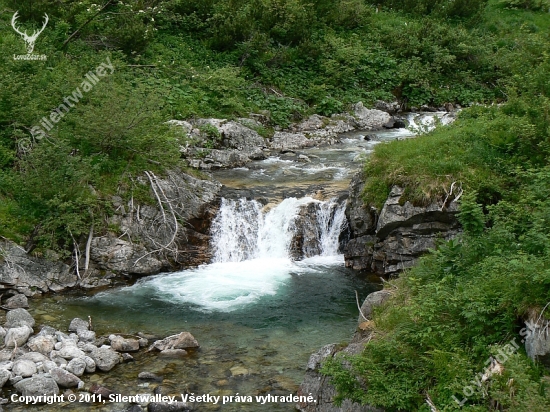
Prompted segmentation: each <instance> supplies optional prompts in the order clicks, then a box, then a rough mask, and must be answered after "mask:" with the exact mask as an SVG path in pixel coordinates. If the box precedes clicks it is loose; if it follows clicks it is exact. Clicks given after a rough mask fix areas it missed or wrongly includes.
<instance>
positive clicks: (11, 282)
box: [0, 240, 78, 296]
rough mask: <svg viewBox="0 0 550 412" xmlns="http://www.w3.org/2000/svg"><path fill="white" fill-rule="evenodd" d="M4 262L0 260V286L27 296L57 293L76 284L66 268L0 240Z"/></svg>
mask: <svg viewBox="0 0 550 412" xmlns="http://www.w3.org/2000/svg"><path fill="white" fill-rule="evenodd" d="M0 249H2V250H3V251H4V259H2V260H0V284H2V285H5V286H8V287H10V288H12V289H14V290H17V291H18V292H20V293H23V294H24V295H26V296H34V295H37V294H41V293H46V292H52V291H53V292H59V291H61V290H63V289H66V288H71V287H73V286H75V285H76V283H77V280H78V278H77V276H76V274H74V273H73V272H72V271H71V268H70V267H69V265H66V264H64V263H62V262H52V261H49V260H47V259H43V258H37V257H33V256H30V255H28V254H27V253H26V252H25V250H24V249H23V248H22V247H20V246H19V245H17V244H15V243H13V242H11V241H4V240H0Z"/></svg>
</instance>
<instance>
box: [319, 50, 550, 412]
mask: <svg viewBox="0 0 550 412" xmlns="http://www.w3.org/2000/svg"><path fill="white" fill-rule="evenodd" d="M549 82H550V72H549V71H548V61H547V57H546V56H541V58H540V59H538V62H537V63H535V64H534V65H532V66H531V67H530V69H529V70H526V71H525V72H523V73H522V74H519V73H518V74H517V75H516V76H515V77H514V79H510V81H509V82H508V87H507V89H506V94H507V95H508V97H509V99H508V101H507V102H506V103H505V104H503V105H501V106H491V107H481V106H478V107H472V108H469V109H467V110H465V111H464V112H463V113H462V114H461V116H460V118H459V120H458V121H457V123H456V124H455V125H454V126H452V127H450V128H439V129H437V130H436V131H435V132H433V133H431V134H429V135H427V136H424V137H421V138H418V139H415V140H409V141H402V142H392V143H390V144H387V145H379V146H377V148H376V150H375V153H374V155H373V156H372V158H371V159H370V160H368V161H367V163H366V166H365V176H366V187H365V193H364V195H365V200H366V201H367V202H368V203H370V204H375V205H377V206H380V205H381V202H383V200H384V199H385V198H386V196H387V194H388V191H389V189H390V187H391V186H392V185H394V184H398V185H401V186H403V187H404V188H405V197H406V199H408V200H412V201H413V202H416V203H427V202H429V201H432V200H433V199H434V198H437V197H442V196H445V194H446V193H445V189H447V191H448V189H449V187H450V184H451V182H457V184H460V185H461V186H462V188H463V189H464V190H465V192H464V195H463V196H462V198H461V212H460V214H459V218H460V221H461V224H462V228H463V229H464V233H463V234H462V235H461V236H459V237H458V238H457V239H454V240H451V241H449V242H441V243H440V244H439V246H438V247H437V249H436V250H434V251H432V252H431V253H430V254H429V255H428V256H425V257H424V258H422V259H421V260H420V263H419V264H418V265H417V266H416V267H414V268H412V269H411V270H409V271H407V272H406V273H404V274H403V275H402V276H401V277H400V278H399V279H397V280H393V281H392V282H391V283H390V284H389V290H390V291H391V292H392V295H393V297H392V299H391V300H390V301H389V302H388V304H386V305H385V306H383V307H381V308H379V310H378V311H376V312H375V315H374V319H373V320H374V322H373V323H372V324H371V327H372V328H373V329H372V333H373V339H372V340H371V341H370V342H369V343H368V344H367V345H366V347H365V351H364V352H363V353H362V354H361V355H358V356H355V357H348V358H347V362H346V364H345V365H347V366H346V367H343V366H342V359H340V358H339V357H337V358H336V359H334V360H332V361H330V362H327V363H326V364H325V366H324V369H323V371H324V373H325V374H327V375H329V376H331V378H332V382H333V383H334V384H335V385H336V387H337V389H338V394H339V395H338V399H339V400H342V399H345V398H350V399H353V400H355V401H357V402H361V403H364V404H368V405H373V406H379V407H383V408H384V409H385V410H387V411H401V410H407V411H426V412H428V411H430V410H433V409H430V407H429V406H428V404H427V400H428V399H429V400H430V401H432V402H433V404H434V405H435V407H436V408H437V410H440V411H452V410H462V411H471V412H474V411H476V412H481V411H494V410H500V411H510V412H516V411H525V412H527V411H541V412H542V411H545V410H548V408H550V394H549V393H548V387H547V376H544V375H545V374H547V371H545V370H544V369H543V368H542V367H541V366H540V365H537V364H534V363H533V362H532V361H531V360H530V359H529V358H528V357H527V356H526V354H525V351H524V350H523V349H522V336H520V334H519V332H520V330H521V328H523V327H524V323H523V320H525V319H532V318H533V316H536V317H537V318H538V317H539V316H540V318H541V319H544V320H547V319H549V318H550V317H549V316H548V314H547V313H546V312H544V311H543V308H545V306H546V305H547V303H548V302H549V301H550V269H549V268H550V247H549V245H550V243H549V241H550V238H549V233H550V232H549V227H550V218H549V216H550V200H549V198H548V193H549V190H550V166H549V164H550V163H549V159H550V151H549V148H550V146H549V139H550V129H549V128H548V125H549V124H550V118H549V113H550V99H549V97H550V94H549V89H548V87H547V85H548V83H549ZM510 342H513V343H514V345H513V346H515V347H517V349H513V348H512V352H513V353H510V347H508V348H507V346H506V345H507V344H509V343H510ZM499 351H504V352H505V353H508V354H509V356H506V358H503V357H502V356H501V357H500V358H498V357H497V355H499V353H500V352H499ZM490 356H495V357H497V359H500V363H501V364H502V366H503V371H502V373H501V374H497V375H493V376H492V377H491V378H490V379H486V380H484V381H482V380H481V376H482V375H483V373H484V372H485V371H486V367H487V360H488V359H489V357H490Z"/></svg>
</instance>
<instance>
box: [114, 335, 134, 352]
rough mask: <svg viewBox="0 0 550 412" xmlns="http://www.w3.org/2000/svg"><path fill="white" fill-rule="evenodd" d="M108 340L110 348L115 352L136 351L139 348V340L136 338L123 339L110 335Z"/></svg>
mask: <svg viewBox="0 0 550 412" xmlns="http://www.w3.org/2000/svg"><path fill="white" fill-rule="evenodd" d="M109 341H110V342H111V348H113V349H114V350H116V351H117V352H137V351H138V350H139V341H138V340H136V339H125V338H123V337H122V336H118V335H110V336H109Z"/></svg>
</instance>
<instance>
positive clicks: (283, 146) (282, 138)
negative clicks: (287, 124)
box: [271, 132, 315, 152]
mask: <svg viewBox="0 0 550 412" xmlns="http://www.w3.org/2000/svg"><path fill="white" fill-rule="evenodd" d="M314 145H315V141H314V140H310V139H308V138H307V137H306V135H305V134H304V133H288V132H276V133H275V134H274V135H273V139H272V141H271V147H272V148H273V149H276V150H279V151H282V152H284V151H287V150H291V149H301V148H303V147H311V146H314Z"/></svg>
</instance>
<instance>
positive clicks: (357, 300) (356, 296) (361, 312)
mask: <svg viewBox="0 0 550 412" xmlns="http://www.w3.org/2000/svg"><path fill="white" fill-rule="evenodd" d="M355 301H356V302H357V309H359V314H360V315H361V317H362V318H363V319H365V320H368V319H367V318H366V316H365V315H363V311H362V310H361V305H359V293H357V290H356V291H355Z"/></svg>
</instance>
